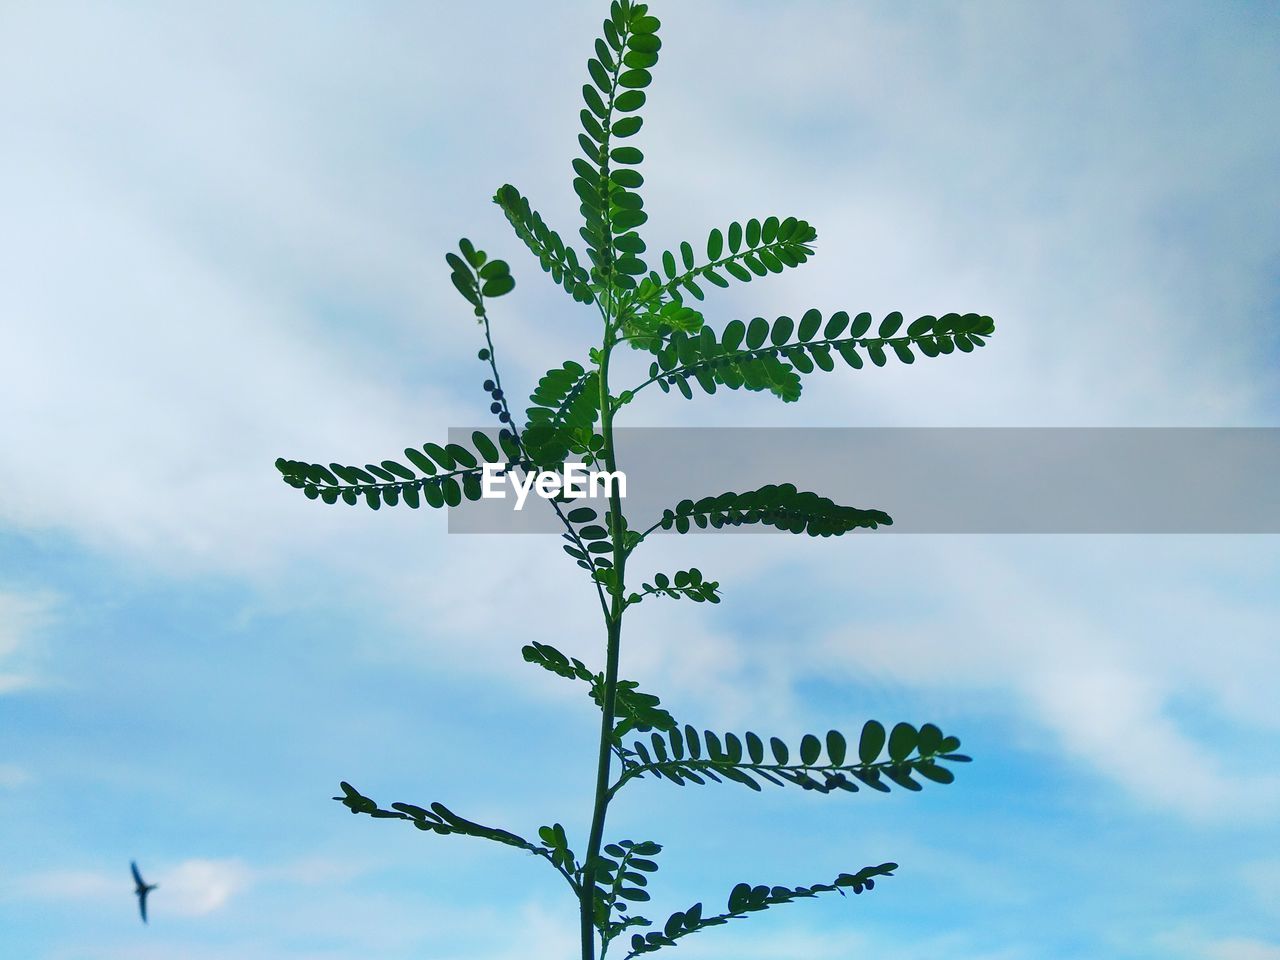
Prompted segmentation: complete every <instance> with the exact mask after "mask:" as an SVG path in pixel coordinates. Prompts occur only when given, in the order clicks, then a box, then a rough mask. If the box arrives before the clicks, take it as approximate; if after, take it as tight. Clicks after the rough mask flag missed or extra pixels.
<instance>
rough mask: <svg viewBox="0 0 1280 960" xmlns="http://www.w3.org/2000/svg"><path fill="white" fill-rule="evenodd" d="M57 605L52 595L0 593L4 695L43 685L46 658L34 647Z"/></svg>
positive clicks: (1, 690) (0, 674) (0, 670)
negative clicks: (43, 667)
mask: <svg viewBox="0 0 1280 960" xmlns="http://www.w3.org/2000/svg"><path fill="white" fill-rule="evenodd" d="M54 605H55V600H54V598H53V596H52V595H51V594H48V593H39V594H32V593H16V592H13V591H4V590H0V695H2V694H5V693H12V692H14V691H16V690H22V689H26V688H28V687H32V686H35V685H37V684H39V683H40V681H41V675H40V673H39V669H40V668H39V666H38V664H39V663H40V662H41V661H42V659H43V658H42V657H41V656H40V652H39V651H38V650H36V649H35V648H34V645H35V642H36V638H37V636H38V634H39V631H40V629H41V628H42V627H44V626H45V625H46V624H47V623H48V622H49V620H50V617H51V616H52V613H53V609H54Z"/></svg>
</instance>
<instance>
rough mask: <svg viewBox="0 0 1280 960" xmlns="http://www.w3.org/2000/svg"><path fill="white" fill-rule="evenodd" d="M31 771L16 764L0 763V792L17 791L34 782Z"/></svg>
mask: <svg viewBox="0 0 1280 960" xmlns="http://www.w3.org/2000/svg"><path fill="white" fill-rule="evenodd" d="M32 779H33V778H32V776H31V773H30V771H28V770H27V769H26V768H25V767H20V766H18V765H17V764H16V763H0V790H16V789H18V787H24V786H26V785H27V784H29V783H30V782H31V781H32Z"/></svg>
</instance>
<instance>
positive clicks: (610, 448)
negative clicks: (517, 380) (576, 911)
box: [579, 321, 626, 960]
mask: <svg viewBox="0 0 1280 960" xmlns="http://www.w3.org/2000/svg"><path fill="white" fill-rule="evenodd" d="M612 350H613V329H612V326H611V325H610V324H609V323H608V322H607V321H606V324H605V339H604V346H603V349H602V351H601V356H600V377H599V379H600V415H601V426H600V429H601V435H602V436H603V438H604V449H603V453H604V460H605V467H606V469H607V470H608V471H609V472H610V473H613V472H615V471H616V470H617V469H618V465H617V457H616V454H615V450H614V443H613V414H614V411H613V408H612V404H611V403H610V402H609V356H610V353H611V352H612ZM624 532H625V528H624V526H623V522H622V498H621V496H620V495H619V493H618V487H617V485H616V484H615V485H614V486H613V487H612V488H611V490H610V493H609V535H610V538H611V539H612V541H613V574H614V575H613V585H612V588H611V589H610V606H609V612H608V615H607V616H606V620H605V622H606V627H607V635H608V636H607V646H606V651H605V673H604V697H603V703H602V704H601V716H600V746H599V751H598V761H597V764H596V790H595V800H594V804H593V809H592V815H591V834H590V836H589V837H588V840H587V852H586V857H585V859H584V860H583V868H582V891H581V894H580V898H579V906H580V912H581V927H582V958H583V960H594V958H595V937H596V932H595V887H596V867H597V861H598V860H599V857H600V847H601V844H602V843H603V841H604V822H605V817H606V815H607V813H608V808H609V800H610V799H611V798H612V796H613V793H612V791H611V790H610V789H609V778H610V767H611V763H612V760H613V719H614V714H615V712H616V709H617V695H618V660H619V653H620V649H621V641H622V614H623V610H624V609H625V608H626V601H625V582H626V581H625V575H626V552H625V549H624V545H623V534H624Z"/></svg>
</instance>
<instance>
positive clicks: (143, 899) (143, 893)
mask: <svg viewBox="0 0 1280 960" xmlns="http://www.w3.org/2000/svg"><path fill="white" fill-rule="evenodd" d="M129 869H130V870H132V871H133V882H134V889H133V892H134V893H135V894H137V896H138V912H139V913H141V914H142V922H143V923H146V922H147V894H148V893H150V892H151V891H152V890H154V889H155V888H156V887H158V886H159V884H158V883H145V882H144V881H143V879H142V874H140V873H139V872H138V864H137V863H136V862H135V861H130V862H129Z"/></svg>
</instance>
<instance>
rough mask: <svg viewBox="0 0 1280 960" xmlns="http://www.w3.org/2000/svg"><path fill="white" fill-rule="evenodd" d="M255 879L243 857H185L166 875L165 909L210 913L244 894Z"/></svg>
mask: <svg viewBox="0 0 1280 960" xmlns="http://www.w3.org/2000/svg"><path fill="white" fill-rule="evenodd" d="M160 878H161V875H160V874H157V875H156V878H155V879H152V878H151V877H147V882H148V883H157V884H159V883H161V879H160ZM253 879H254V874H253V872H252V871H251V870H250V869H249V867H248V866H246V865H245V864H244V863H242V862H240V861H239V860H199V859H194V860H184V861H182V862H181V863H179V864H178V865H176V866H174V867H171V868H169V869H168V870H167V871H165V872H164V874H163V885H162V889H163V890H164V891H165V896H164V902H165V909H167V910H170V911H172V912H173V913H174V914H175V915H176V916H186V917H203V916H207V915H208V914H211V913H215V912H216V911H218V910H221V909H222V908H223V907H225V906H227V904H228V903H230V902H231V900H232V899H233V898H235V897H236V896H238V895H240V894H242V893H244V892H245V891H246V890H247V889H248V888H249V886H250V885H251V884H252V883H253ZM159 892H160V891H159V890H157V891H156V893H157V894H158V893H159Z"/></svg>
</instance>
